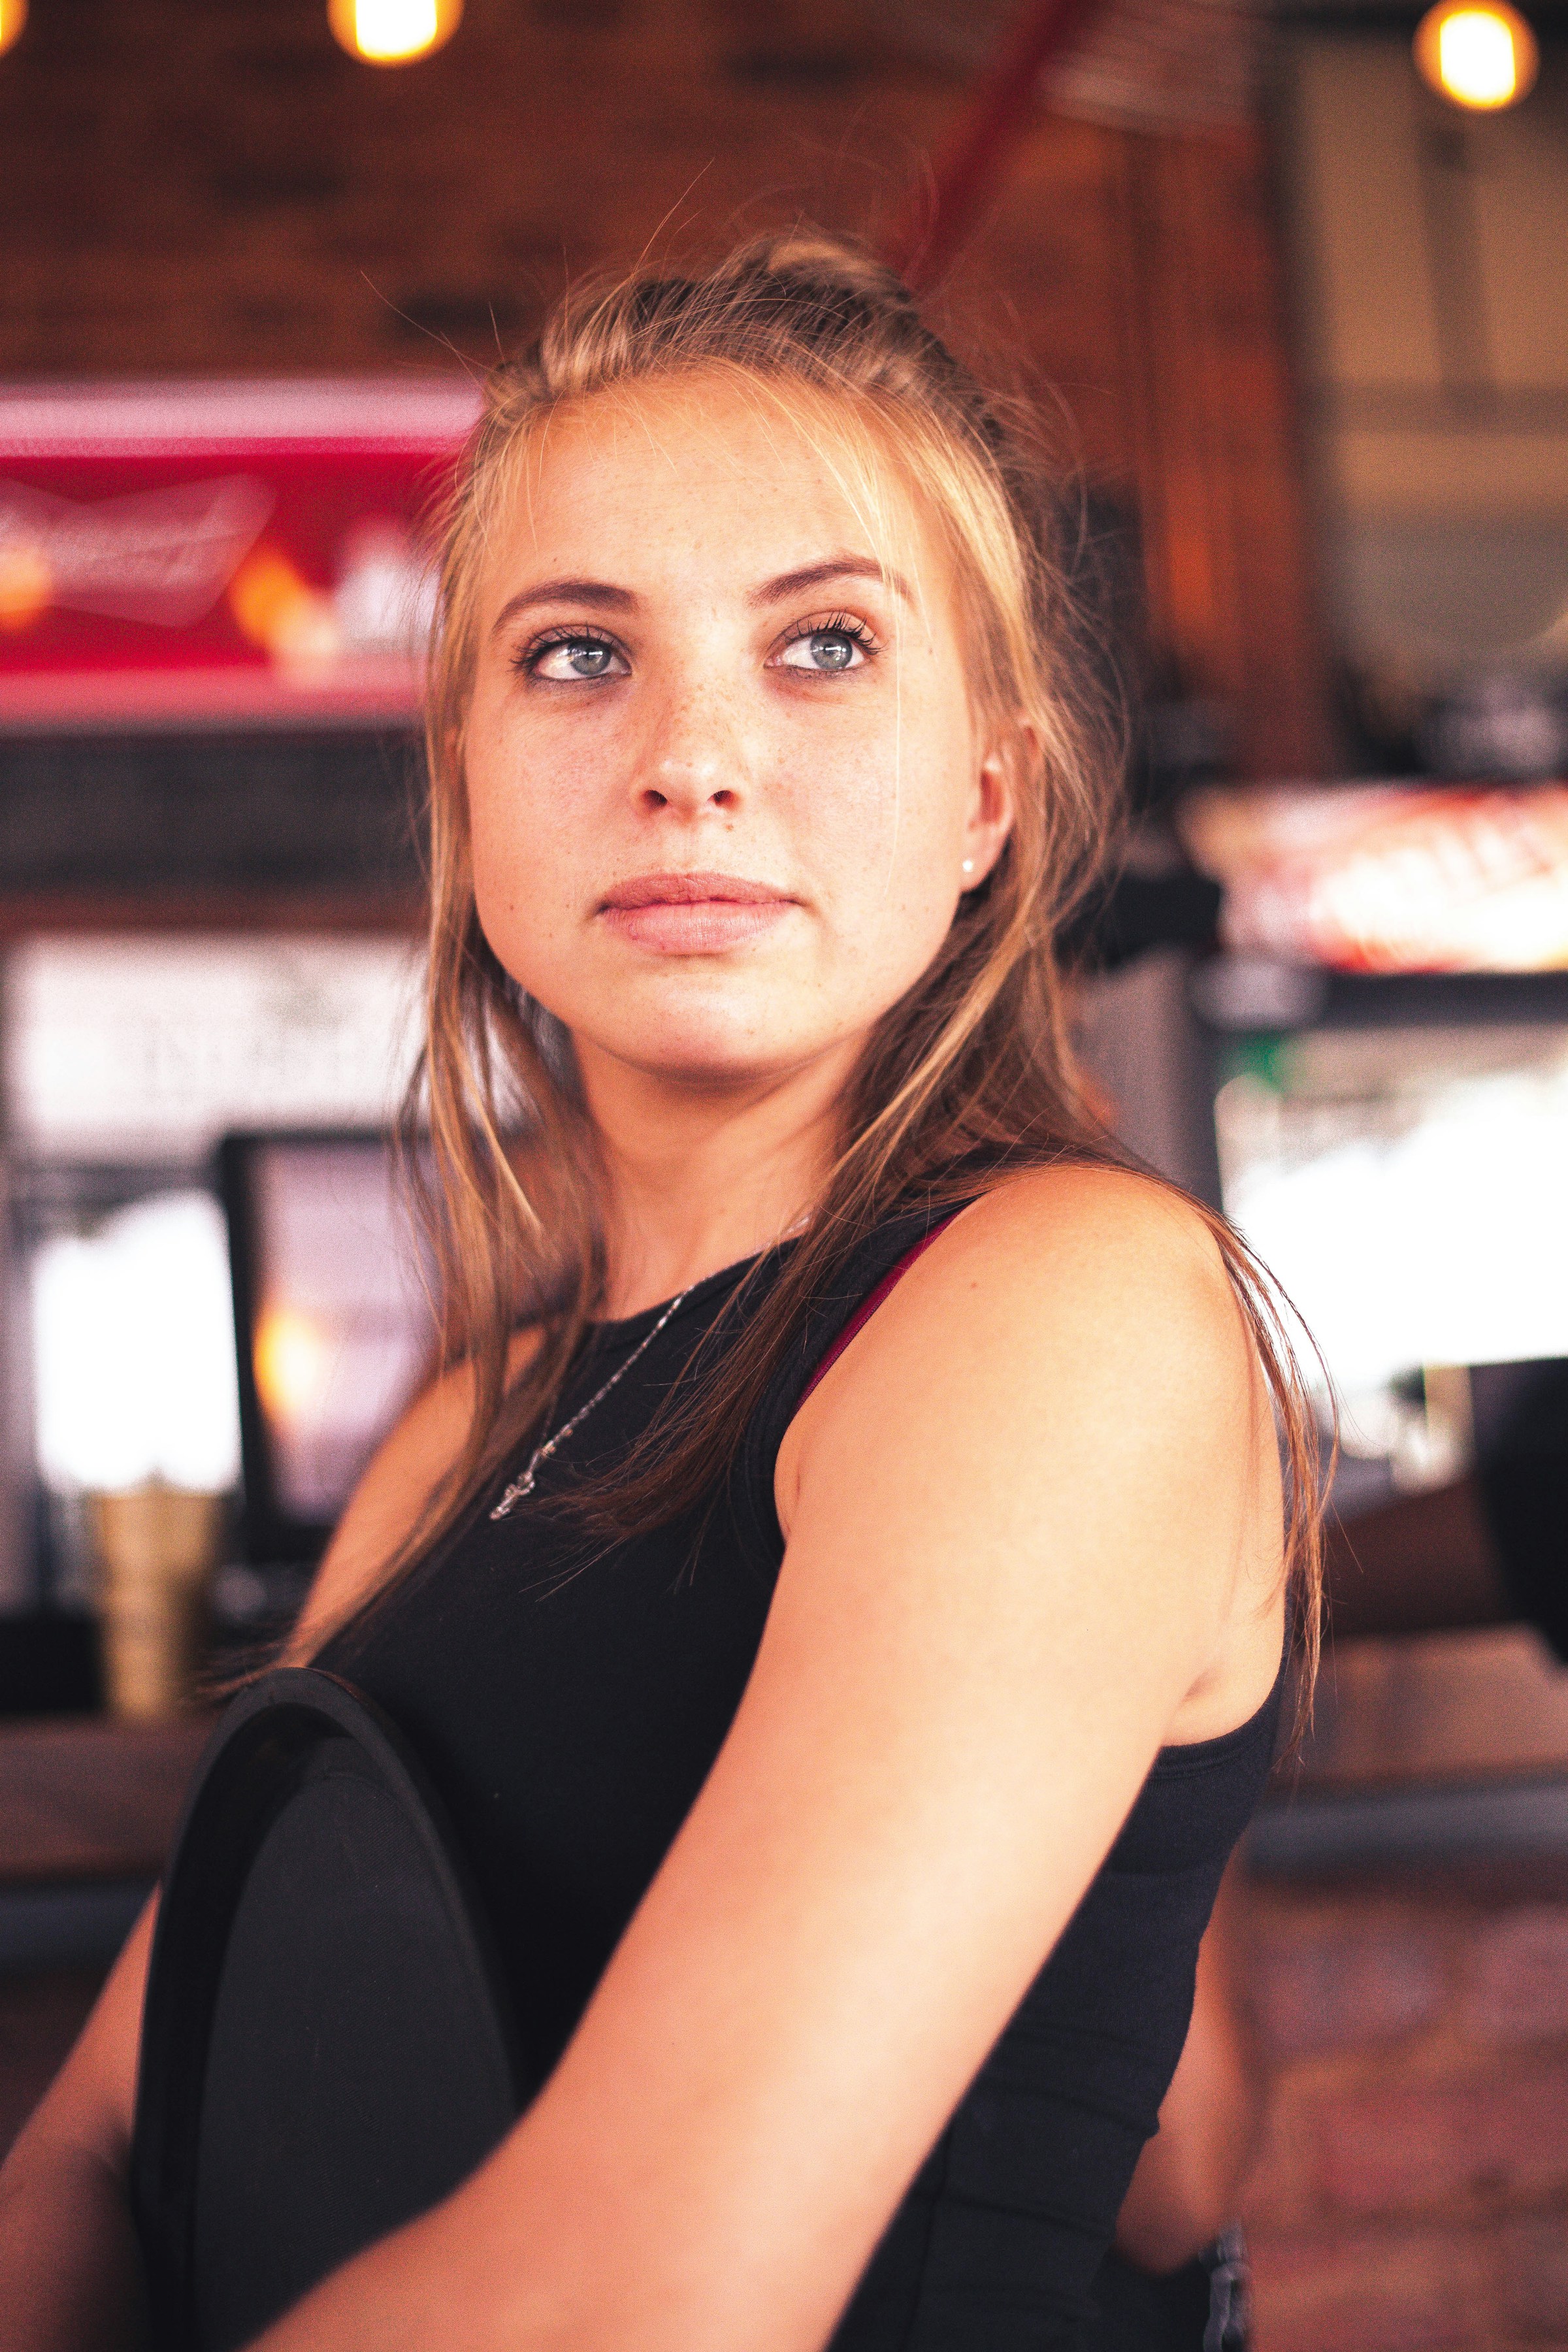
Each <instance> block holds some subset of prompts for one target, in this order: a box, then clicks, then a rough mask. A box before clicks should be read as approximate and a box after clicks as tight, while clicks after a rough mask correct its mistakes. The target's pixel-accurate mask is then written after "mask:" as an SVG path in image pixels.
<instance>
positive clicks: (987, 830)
mask: <svg viewBox="0 0 1568 2352" xmlns="http://www.w3.org/2000/svg"><path fill="white" fill-rule="evenodd" d="M1033 746H1034V730H1033V729H1032V728H1031V727H1030V725H1029V723H1028V721H1027V720H1026V719H1019V720H1017V721H1016V723H1015V724H1013V725H1012V726H1010V727H1008V728H1006V729H1005V730H994V731H993V736H992V740H991V741H990V743H989V745H988V746H987V747H986V749H985V750H984V752H983V754H982V757H981V760H980V763H979V766H978V767H977V769H976V770H975V773H974V779H973V784H972V786H971V789H970V795H969V807H968V811H967V813H966V814H965V818H964V826H963V880H962V882H961V884H960V887H961V889H963V890H975V889H978V888H979V887H980V885H981V883H982V882H984V879H985V877H986V876H987V875H988V874H989V873H990V871H991V869H992V867H993V866H994V865H995V863H996V860H997V859H998V858H999V857H1000V856H1001V855H1002V849H1003V845H1004V844H1005V841H1006V838H1007V835H1009V834H1010V833H1011V832H1012V830H1013V819H1014V816H1015V814H1016V810H1017V805H1018V795H1019V791H1020V788H1021V783H1022V779H1023V775H1024V772H1025V770H1026V766H1027V763H1028V759H1029V755H1030V752H1031V751H1032V750H1033Z"/></svg>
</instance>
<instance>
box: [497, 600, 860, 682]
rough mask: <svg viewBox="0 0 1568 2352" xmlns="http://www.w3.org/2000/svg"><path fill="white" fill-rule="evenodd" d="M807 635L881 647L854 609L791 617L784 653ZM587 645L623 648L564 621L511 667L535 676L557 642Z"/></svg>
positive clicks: (594, 631)
mask: <svg viewBox="0 0 1568 2352" xmlns="http://www.w3.org/2000/svg"><path fill="white" fill-rule="evenodd" d="M805 637H848V638H849V639H850V640H851V642H852V643H853V644H855V645H858V646H859V648H860V650H861V652H862V653H863V654H864V655H865V656H866V659H867V660H868V661H874V660H875V659H876V657H877V656H878V655H879V653H880V652H881V650H882V648H881V645H880V643H879V639H878V638H877V636H876V635H875V633H874V631H872V630H871V629H870V628H868V625H867V624H866V623H865V622H864V621H863V620H861V619H860V617H859V616H858V614H855V613H830V614H827V615H826V618H812V619H807V620H804V621H792V622H791V624H790V625H789V627H788V628H787V629H786V630H785V631H784V635H783V636H782V637H781V638H780V639H779V645H778V650H779V651H780V652H781V653H782V652H783V650H784V646H795V645H799V644H800V642H801V641H802V639H803V638H805ZM584 645H586V646H608V648H609V650H610V651H611V652H612V653H617V654H618V653H620V652H621V651H622V648H621V647H620V646H618V645H617V644H616V640H615V638H614V637H612V636H611V635H609V633H608V631H607V630H605V629H595V627H593V626H592V625H591V624H578V625H561V626H558V627H556V628H552V629H546V630H545V631H544V632H543V634H542V635H540V636H537V637H535V638H533V639H532V640H531V643H530V644H528V645H526V646H523V648H522V650H521V652H520V653H519V654H518V655H517V656H516V657H515V658H514V660H513V663H512V667H513V668H514V669H515V670H518V671H521V672H522V673H523V674H524V675H525V676H527V677H534V676H535V675H536V674H537V671H538V666H539V664H540V662H541V661H542V659H543V658H544V656H545V655H546V654H548V653H552V652H553V651H554V649H555V647H556V646H584Z"/></svg>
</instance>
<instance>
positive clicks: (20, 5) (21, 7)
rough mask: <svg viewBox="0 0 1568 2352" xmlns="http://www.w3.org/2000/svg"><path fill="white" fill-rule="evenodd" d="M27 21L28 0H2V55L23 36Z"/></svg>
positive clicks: (0, 8)
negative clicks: (23, 28)
mask: <svg viewBox="0 0 1568 2352" xmlns="http://www.w3.org/2000/svg"><path fill="white" fill-rule="evenodd" d="M26 21H27V0H0V55H3V54H4V52H5V50H6V49H8V48H10V47H12V45H13V43H15V42H16V41H19V40H20V39H21V37H22V27H23V26H24V25H25V24H26Z"/></svg>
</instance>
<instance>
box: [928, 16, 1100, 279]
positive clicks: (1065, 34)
mask: <svg viewBox="0 0 1568 2352" xmlns="http://www.w3.org/2000/svg"><path fill="white" fill-rule="evenodd" d="M1104 5H1106V0H1030V5H1026V7H1024V8H1023V9H1022V10H1021V11H1020V13H1019V15H1018V16H1017V19H1016V22H1015V24H1014V26H1013V28H1012V31H1011V32H1010V33H1009V34H1008V36H1007V37H1006V39H1005V42H1004V43H1003V45H1002V47H1001V49H1000V50H999V52H998V54H997V57H996V59H995V62H994V65H992V66H991V67H990V68H988V70H987V71H986V73H985V75H984V79H983V80H982V81H981V84H980V88H979V89H978V90H977V91H976V92H975V94H974V100H973V105H972V106H971V108H970V110H969V118H968V121H967V122H966V124H965V125H964V126H963V128H962V129H961V130H960V131H959V133H958V136H957V138H956V139H955V140H954V141H953V142H952V146H951V147H950V148H949V150H948V152H947V154H946V156H945V158H944V159H943V161H942V166H941V168H940V169H939V171H938V172H937V173H936V175H935V181H934V184H933V185H931V186H929V187H926V186H921V187H916V188H914V189H911V191H910V194H909V195H908V196H907V197H906V198H905V200H904V205H903V210H902V213H901V214H900V217H899V219H898V221H897V222H896V223H895V225H894V226H893V228H892V230H891V232H890V234H889V236H888V237H887V239H886V240H885V243H884V246H883V258H884V259H885V260H886V261H887V262H888V263H889V266H890V267H891V268H894V269H896V270H897V271H898V272H899V275H900V277H901V278H905V279H906V280H907V281H908V283H909V284H910V285H911V286H914V287H917V288H918V287H922V286H929V285H930V284H931V281H932V279H933V278H936V277H938V276H939V275H940V273H941V271H942V268H944V267H945V266H946V264H947V263H948V262H949V261H950V260H951V259H952V256H953V255H954V253H955V252H956V251H957V250H958V247H960V246H961V245H962V244H963V239H964V237H965V236H967V235H968V233H969V231H970V229H971V227H972V226H973V223H974V218H975V215H976V214H977V213H978V212H979V210H980V208H981V205H983V204H984V200H985V197H986V194H988V192H989V190H990V188H991V186H992V184H993V183H994V180H995V178H996V175H997V173H998V172H999V170H1000V169H1001V166H1002V164H1003V163H1004V162H1005V159H1006V153H1007V150H1008V148H1009V147H1010V146H1011V144H1012V143H1013V141H1014V140H1015V139H1016V136H1017V133H1018V131H1020V130H1021V128H1022V127H1023V124H1024V121H1025V120H1026V117H1027V114H1028V110H1029V102H1030V100H1032V98H1033V97H1034V94H1035V87H1036V84H1037V82H1038V80H1039V79H1040V76H1041V74H1042V73H1043V72H1044V71H1045V69H1046V68H1047V66H1049V65H1053V64H1054V63H1055V62H1056V60H1057V58H1058V57H1060V56H1061V55H1062V53H1063V51H1064V50H1066V49H1068V48H1070V47H1072V45H1073V43H1074V42H1075V41H1076V40H1077V39H1078V37H1079V35H1080V34H1081V33H1082V31H1083V29H1084V27H1085V26H1086V25H1087V24H1088V23H1089V19H1090V17H1092V16H1096V15H1097V14H1098V13H1099V11H1100V8H1102V7H1103V6H1104Z"/></svg>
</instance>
